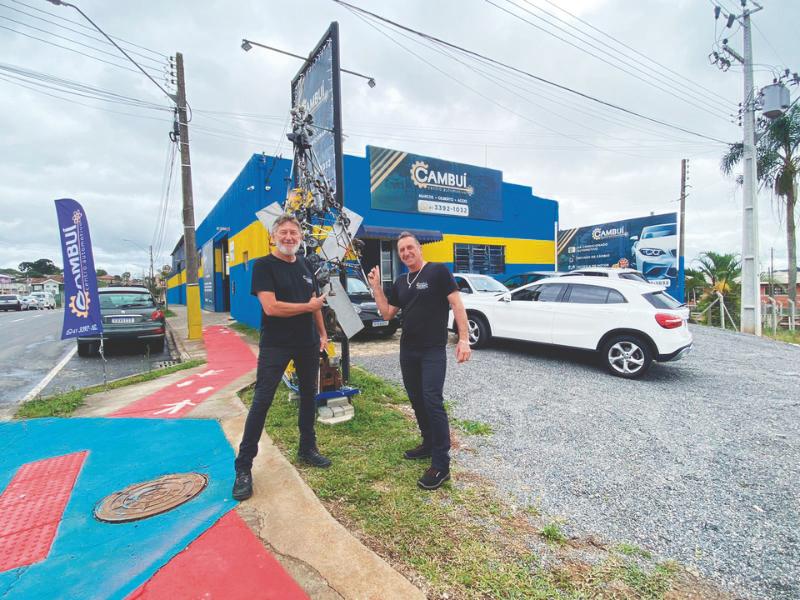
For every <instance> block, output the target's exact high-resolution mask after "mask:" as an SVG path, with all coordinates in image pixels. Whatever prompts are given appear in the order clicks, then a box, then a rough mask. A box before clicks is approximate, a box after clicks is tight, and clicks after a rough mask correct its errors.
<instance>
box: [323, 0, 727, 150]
mask: <svg viewBox="0 0 800 600" xmlns="http://www.w3.org/2000/svg"><path fill="white" fill-rule="evenodd" d="M333 2H335V3H336V4H340V5H342V6H344V7H347V8H349V9H350V10H352V11H357V12H359V13H361V14H365V15H370V16H371V17H373V18H375V19H378V20H380V21H382V22H384V23H387V24H389V25H391V26H392V27H394V28H396V29H401V30H403V31H407V32H409V33H412V34H413V35H417V36H420V37H423V38H425V39H428V40H430V41H432V42H435V43H437V44H441V45H443V46H446V47H448V48H452V49H454V50H457V51H459V52H462V53H464V54H466V55H469V56H472V57H476V58H479V59H481V60H485V61H487V62H491V63H492V64H495V65H498V66H500V67H503V68H504V69H509V70H511V71H514V72H517V73H520V74H522V75H525V76H527V77H530V78H531V79H534V80H536V81H540V82H542V83H546V84H547V85H550V86H552V87H554V88H556V89H559V90H563V91H566V92H570V93H572V94H575V95H577V96H580V97H581V98H584V99H586V100H589V101H591V102H595V103H597V104H601V105H603V106H607V107H609V108H613V109H615V110H618V111H620V112H623V113H626V114H629V115H632V116H635V117H638V118H640V119H644V120H646V121H650V122H651V123H657V124H659V125H663V126H665V127H669V128H671V129H675V130H677V131H682V132H683V133H688V134H690V135H693V136H696V137H700V138H703V139H707V140H711V141H712V142H718V143H720V144H725V145H729V142H725V141H723V140H720V139H717V138H714V137H711V136H708V135H704V134H702V133H698V132H696V131H692V130H690V129H686V128H685V127H680V126H679V125H674V124H672V123H668V122H666V121H662V120H660V119H656V118H654V117H648V116H646V115H643V114H641V113H638V112H635V111H632V110H629V109H627V108H624V107H622V106H618V105H616V104H613V103H611V102H607V101H605V100H601V99H600V98H596V97H594V96H591V95H589V94H585V93H583V92H580V91H578V90H575V89H573V88H570V87H568V86H565V85H562V84H559V83H555V82H553V81H550V80H548V79H545V78H544V77H540V76H538V75H534V74H533V73H530V72H528V71H525V70H524V69H520V68H517V67H514V66H512V65H508V64H506V63H503V62H501V61H499V60H496V59H493V58H489V57H488V56H484V55H482V54H480V53H478V52H475V51H473V50H468V49H467V48H464V47H462V46H458V45H456V44H452V43H450V42H446V41H444V40H442V39H440V38H437V37H435V36H432V35H430V34H426V33H423V32H421V31H417V30H416V29H412V28H411V27H407V26H405V25H401V24H399V23H397V22H395V21H392V20H390V19H387V18H385V17H381V16H380V15H377V14H375V13H373V12H370V11H368V10H365V9H363V8H359V7H357V6H354V5H352V4H349V3H347V2H344V1H343V0H333Z"/></svg>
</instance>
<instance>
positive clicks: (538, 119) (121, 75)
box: [0, 0, 800, 274]
mask: <svg viewBox="0 0 800 600" xmlns="http://www.w3.org/2000/svg"><path fill="white" fill-rule="evenodd" d="M74 2H75V3H76V4H77V5H79V6H80V7H81V9H82V10H83V11H84V12H85V13H87V14H88V15H89V16H90V17H91V18H92V19H93V20H94V21H95V22H96V23H97V24H99V25H100V26H101V27H102V28H103V29H104V30H105V31H106V32H108V33H109V34H111V35H113V36H117V37H119V38H121V39H122V40H124V41H125V43H124V44H123V47H125V48H126V49H127V50H129V51H130V52H131V53H132V56H133V57H134V58H135V59H136V60H137V61H139V62H140V64H142V65H143V66H144V67H146V68H147V69H149V70H150V71H151V72H152V73H153V76H154V77H155V78H156V79H157V80H159V81H160V82H162V83H165V82H164V70H165V69H167V68H168V57H169V56H171V55H174V53H175V52H176V51H179V52H182V53H183V55H184V60H185V64H186V80H187V90H188V98H189V102H190V104H191V106H192V108H193V119H192V122H191V125H190V127H191V132H190V133H191V144H192V146H191V148H192V164H193V173H194V197H195V214H196V221H197V223H200V222H201V221H202V219H203V218H204V217H205V215H206V214H207V213H208V211H209V210H210V208H211V207H212V206H213V205H214V203H215V202H216V201H217V199H218V198H219V197H220V195H221V194H222V193H224V191H225V190H226V189H227V187H228V186H229V185H230V183H231V181H232V180H233V179H234V177H236V175H237V174H238V172H239V171H240V169H241V168H242V166H243V165H244V163H245V161H246V160H247V159H248V157H249V156H250V155H251V154H252V153H254V152H262V151H263V152H266V153H267V154H275V153H276V152H281V153H283V154H284V155H288V154H289V145H288V142H286V141H283V138H284V135H283V133H284V128H285V125H286V117H287V114H288V109H289V81H290V80H291V78H292V76H293V75H294V74H295V73H296V71H297V69H298V67H299V61H297V60H295V59H292V58H289V57H285V56H281V55H278V54H274V53H271V52H267V51H265V50H261V49H258V48H256V49H254V50H252V51H251V52H249V53H245V52H243V51H242V50H241V48H240V47H239V46H240V43H241V39H242V38H249V39H252V40H256V41H259V42H262V43H264V44H267V45H271V46H277V47H279V48H283V49H285V50H288V51H291V52H294V53H297V54H307V53H308V52H309V51H310V50H311V49H312V48H313V46H314V45H315V44H316V42H317V41H318V40H319V38H320V37H321V35H322V34H323V33H324V31H325V30H326V28H327V27H328V25H329V23H330V22H331V21H334V20H336V21H338V22H339V24H340V34H341V62H342V66H343V68H348V69H351V70H354V71H358V72H361V73H366V74H369V75H371V76H373V77H374V78H375V79H376V81H377V84H378V85H377V86H376V87H375V88H374V89H370V88H369V87H368V86H367V85H366V84H365V82H364V80H362V79H359V78H356V77H352V76H347V75H345V76H343V90H342V91H343V110H344V115H343V125H344V131H345V135H346V139H345V151H346V152H347V153H349V154H355V155H360V156H363V155H364V154H365V147H366V145H367V144H373V145H379V146H384V147H389V148H395V149H399V150H404V151H409V152H413V153H419V154H426V155H430V156H437V157H441V158H446V159H449V160H453V161H458V162H464V163H470V164H477V165H488V166H489V167H493V168H496V169H499V170H502V171H503V172H504V179H505V181H510V182H514V183H520V184H525V185H529V186H531V187H532V188H533V191H534V193H536V194H537V195H540V196H543V197H547V198H553V199H555V200H558V201H559V203H560V214H561V226H562V227H574V226H579V225H587V224H592V223H597V222H602V221H608V220H614V219H619V218H627V217H635V216H641V215H646V214H649V213H650V212H656V213H660V212H668V211H673V210H677V208H678V203H677V201H676V200H677V198H678V196H679V193H680V161H681V159H682V158H687V159H689V160H690V168H689V172H690V175H689V183H690V185H691V188H690V190H689V192H690V195H689V198H688V202H687V238H686V251H687V258H688V259H692V258H694V257H696V256H697V254H699V253H700V252H703V251H706V250H715V251H720V252H738V251H739V249H740V246H741V201H742V194H741V189H740V187H739V186H737V185H736V183H735V181H734V180H732V179H729V178H726V177H724V176H723V175H722V174H721V173H720V171H719V159H720V156H721V155H722V154H723V152H724V150H725V148H726V146H725V145H724V144H723V143H721V142H727V141H736V140H737V139H739V140H740V139H741V135H742V133H741V128H740V127H738V126H737V125H736V123H735V113H736V111H737V109H738V107H737V104H738V102H740V101H741V96H742V70H741V68H737V67H736V66H734V67H732V68H731V69H730V70H729V71H727V72H722V71H721V70H720V69H718V68H717V67H715V66H713V65H711V64H709V60H708V55H709V53H710V52H711V51H712V50H713V49H714V48H715V47H717V49H718V48H719V44H720V43H721V40H722V38H723V37H730V43H731V46H732V47H734V48H736V49H739V50H741V48H742V45H743V43H742V32H741V30H740V29H739V26H738V25H734V26H733V28H732V29H725V28H724V22H723V21H724V19H721V20H720V21H719V22H717V23H715V20H714V16H713V7H712V3H713V2H719V3H721V4H722V5H723V8H724V9H725V10H728V9H730V10H735V8H736V6H737V5H738V0H648V1H647V2H642V1H641V0H443V1H439V2H430V1H427V2H423V1H419V0H405V1H404V2H391V1H389V0H380V1H377V0H373V1H370V2H366V1H365V0H352V3H353V4H355V5H358V6H361V7H363V8H367V9H369V10H372V11H374V12H376V13H378V14H380V15H382V16H385V17H386V18H389V19H392V20H394V21H397V22H398V23H401V24H404V25H407V26H409V27H411V28H414V29H417V30H420V31H423V32H425V33H428V34H431V35H434V36H437V37H439V38H442V39H444V40H447V41H450V42H452V43H454V44H458V45H460V46H463V47H466V48H468V49H470V50H473V51H475V52H477V53H480V54H482V55H485V56H487V57H490V58H492V59H495V60H498V61H502V62H504V63H507V64H510V65H513V66H515V67H518V68H519V69H522V70H524V71H527V72H529V73H531V74H533V75H536V76H537V77H541V78H543V79H546V80H549V81H552V82H555V83H558V84H560V85H562V86H566V87H569V88H572V89H574V90H577V91H579V92H581V93H583V94H585V95H587V96H592V97H595V98H598V99H600V100H603V101H605V102H609V103H612V104H616V105H619V106H621V107H624V108H626V109H628V110H630V111H633V112H637V113H640V114H642V115H644V116H647V117H650V118H652V119H656V120H659V121H663V122H665V123H668V124H669V125H671V126H674V127H667V126H663V125H659V124H656V123H654V122H652V121H647V120H644V119H642V118H638V117H635V116H632V115H630V114H626V113H623V112H620V111H616V110H613V109H609V108H607V107H604V106H602V105H600V104H598V103H596V102H592V101H590V100H587V99H585V98H581V97H579V96H577V95H575V94H571V93H567V92H564V91H559V90H558V89H556V88H554V87H552V86H550V85H547V84H545V83H542V82H539V81H536V80H534V79H531V78H529V77H522V76H517V75H515V74H513V73H510V72H508V71H505V72H502V71H498V70H496V69H495V68H493V67H491V66H490V65H488V64H486V63H485V62H479V61H477V60H473V59H470V58H467V57H465V56H463V55H459V54H457V53H455V52H452V51H451V52H449V53H448V52H446V51H442V50H441V48H434V47H432V46H431V45H430V44H428V43H425V42H423V41H422V40H421V39H419V38H417V37H414V36H411V35H408V34H401V33H399V32H397V31H396V30H391V29H388V28H386V27H385V26H384V25H382V24H380V23H377V22H374V21H371V20H369V19H368V18H365V17H363V16H361V17H360V16H358V15H357V14H354V12H352V11H350V10H348V9H346V8H345V7H343V6H341V5H338V4H336V3H335V2H333V1H332V0H291V1H290V0H260V1H240V2H235V3H232V2H222V1H206V0H200V1H197V0H195V1H189V0H179V1H168V2H163V1H161V2H156V1H154V0H141V1H139V2H131V3H122V2H101V1H100V0H74ZM762 4H763V5H764V10H763V11H761V12H759V13H758V14H757V15H755V16H754V17H753V21H754V23H755V25H756V28H755V29H754V32H753V47H754V57H755V62H756V63H757V65H758V66H757V70H756V74H755V75H756V85H757V86H759V87H760V86H763V85H766V84H768V83H770V82H771V81H772V78H773V72H774V70H776V69H783V68H785V67H788V68H790V69H792V71H796V70H799V69H800V44H798V42H797V35H796V25H797V23H799V22H800V2H797V1H796V0H763V2H762ZM562 9H563V10H562ZM565 11H568V12H565ZM86 25H87V24H86V22H85V21H83V20H82V18H81V16H80V15H79V14H78V13H77V12H76V11H75V10H74V9H71V8H67V7H63V6H62V7H57V6H53V5H51V4H49V3H47V2H45V1H44V0H25V1H24V2H19V1H17V0H0V123H2V131H3V146H2V151H1V152H2V161H0V267H16V266H17V265H18V264H19V263H20V262H21V261H26V260H36V259H38V258H42V257H46V258H51V259H53V260H54V261H55V262H56V263H57V264H59V265H60V264H61V256H60V250H59V247H58V236H57V230H56V216H55V210H54V207H53V199H55V198H61V197H72V198H75V199H77V200H79V201H80V202H81V203H82V204H83V205H84V207H85V208H86V210H87V213H88V215H89V219H90V224H91V228H92V237H93V242H94V248H95V263H96V265H97V266H98V267H100V268H105V269H106V270H108V271H110V272H112V273H121V272H123V271H130V272H132V273H134V274H139V273H141V272H142V271H143V270H144V269H145V268H146V267H147V264H148V258H147V254H146V251H145V250H146V248H147V246H149V245H151V244H152V245H153V246H154V248H155V249H156V251H157V257H156V261H157V264H158V265H160V264H164V263H167V262H169V253H170V251H171V250H172V248H173V246H174V244H175V242H176V241H177V239H178V237H179V236H180V233H181V213H180V187H179V182H180V178H179V171H178V170H177V169H178V166H177V165H176V171H175V174H174V176H173V179H172V186H171V193H169V194H167V192H166V189H167V187H168V186H167V185H166V180H168V173H169V158H170V154H169V150H170V144H169V139H168V137H167V134H168V132H169V131H170V129H171V121H172V116H171V110H170V108H169V105H170V103H169V101H168V100H167V99H166V98H165V96H164V95H163V94H162V93H161V92H160V91H159V90H158V88H157V87H156V86H155V85H154V84H153V83H152V82H151V81H149V80H148V79H146V78H145V77H144V76H143V75H141V74H140V73H138V72H135V71H134V70H131V69H135V67H133V65H131V64H130V63H128V62H127V61H126V60H125V59H124V58H123V57H121V56H119V54H118V52H117V51H116V50H115V49H114V48H113V47H112V46H110V45H108V44H106V43H103V41H102V40H101V39H99V34H97V33H96V32H93V31H92V30H91V29H88V28H87V27H86ZM715 25H716V27H715ZM406 36H408V37H406ZM95 38H96V39H95ZM557 38H562V39H557ZM120 43H122V42H120ZM134 53H135V54H134ZM791 91H792V98H793V99H794V98H795V97H797V95H798V93H800V89H798V88H797V87H794V88H791ZM98 96H100V97H103V98H105V99H106V100H100V99H98ZM675 127H679V128H681V129H684V130H688V131H690V132H693V133H687V132H684V131H680V130H679V129H676V128H675ZM694 133H696V134H700V135H694ZM709 138H713V139H716V140H719V141H713V139H709ZM759 207H760V208H759V210H760V218H761V243H760V247H761V256H762V261H764V262H763V265H765V266H766V265H767V262H766V261H767V260H768V258H769V252H770V247H774V248H775V261H776V266H782V265H785V257H786V246H785V236H784V234H783V224H782V223H783V222H782V215H780V213H779V212H778V211H776V209H775V208H774V203H773V199H772V198H771V197H770V195H769V194H768V193H766V192H765V193H762V194H761V196H760V199H759ZM162 215H164V217H162Z"/></svg>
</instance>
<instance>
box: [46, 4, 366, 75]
mask: <svg viewBox="0 0 800 600" xmlns="http://www.w3.org/2000/svg"><path fill="white" fill-rule="evenodd" d="M48 1H49V2H58V1H59V0H48ZM253 46H258V47H259V48H264V49H266V50H272V51H273V52H278V53H279V54H285V55H286V56H291V57H292V58H299V59H300V60H302V61H303V62H308V58H307V57H305V56H300V55H299V54H294V53H292V52H287V51H286V50H281V49H280V48H273V47H272V46H267V45H266V44H260V43H259V42H254V41H253V40H248V39H242V50H244V51H245V52H250V50H251V49H252V48H253ZM339 70H340V71H341V72H342V73H348V74H350V75H355V76H356V77H361V78H362V79H366V80H367V85H368V86H369V87H370V88H374V87H375V86H376V85H377V84H376V83H375V78H374V77H370V76H369V75H364V74H362V73H356V72H355V71H350V70H348V69H339Z"/></svg>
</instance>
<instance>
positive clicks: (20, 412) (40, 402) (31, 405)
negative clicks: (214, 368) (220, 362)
mask: <svg viewBox="0 0 800 600" xmlns="http://www.w3.org/2000/svg"><path fill="white" fill-rule="evenodd" d="M203 363H205V361H204V360H190V361H186V362H184V363H180V364H178V365H174V366H172V367H167V368H165V369H158V370H155V371H149V372H147V373H141V374H139V375H133V376H131V377H126V378H124V379H118V380H116V381H111V382H109V384H108V385H107V386H105V385H95V386H92V387H87V388H82V389H77V390H71V391H69V392H63V393H61V394H55V395H53V396H47V397H45V398H34V399H33V400H31V401H30V402H26V403H25V404H23V405H21V406H20V407H19V409H17V412H16V414H15V415H14V418H16V419H35V418H39V417H68V416H70V415H71V414H72V413H73V412H75V411H76V410H77V409H79V408H80V407H81V406H83V404H84V402H85V401H86V397H87V396H90V395H91V394H96V393H98V392H104V391H107V390H115V389H117V388H121V387H125V386H128V385H134V384H136V383H143V382H145V381H152V380H153V379H158V378H159V377H163V376H164V375H169V374H170V373H175V372H176V371H183V370H184V369H191V368H193V367H198V366H200V365H202V364H203Z"/></svg>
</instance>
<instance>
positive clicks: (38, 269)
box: [19, 258, 61, 277]
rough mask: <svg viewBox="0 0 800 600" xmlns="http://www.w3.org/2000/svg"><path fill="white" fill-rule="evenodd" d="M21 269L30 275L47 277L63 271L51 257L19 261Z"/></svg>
mask: <svg viewBox="0 0 800 600" xmlns="http://www.w3.org/2000/svg"><path fill="white" fill-rule="evenodd" d="M19 270H20V271H21V272H22V273H24V274H25V275H27V276H28V277H45V276H47V275H58V274H59V273H61V269H59V268H58V267H57V266H56V265H55V264H54V263H53V261H52V260H50V259H49V258H40V259H39V260H35V261H33V262H21V263H19Z"/></svg>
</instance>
